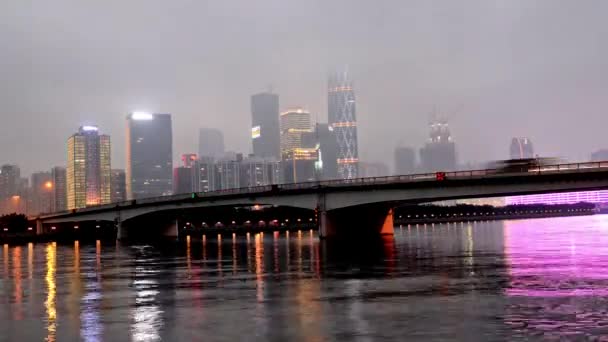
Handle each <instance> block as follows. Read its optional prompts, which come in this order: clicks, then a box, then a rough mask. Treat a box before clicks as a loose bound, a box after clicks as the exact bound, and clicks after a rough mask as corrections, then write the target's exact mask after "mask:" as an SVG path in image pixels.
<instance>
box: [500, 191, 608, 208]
mask: <svg viewBox="0 0 608 342" xmlns="http://www.w3.org/2000/svg"><path fill="white" fill-rule="evenodd" d="M579 202H588V203H608V190H599V191H576V192H562V193H553V194H540V195H523V196H509V197H507V198H506V203H507V205H518V204H572V203H579Z"/></svg>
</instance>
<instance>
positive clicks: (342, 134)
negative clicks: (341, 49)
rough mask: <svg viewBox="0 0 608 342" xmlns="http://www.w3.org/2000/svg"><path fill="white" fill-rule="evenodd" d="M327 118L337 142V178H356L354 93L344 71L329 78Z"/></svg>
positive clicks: (357, 153) (347, 75)
mask: <svg viewBox="0 0 608 342" xmlns="http://www.w3.org/2000/svg"><path fill="white" fill-rule="evenodd" d="M328 85H329V87H328V102H327V103H328V118H329V124H330V126H331V127H332V128H333V129H334V132H335V134H336V139H337V142H338V149H339V150H338V161H337V162H338V178H341V179H353V178H357V177H358V175H357V173H358V169H359V166H358V165H357V164H358V162H359V150H358V143H357V116H356V103H355V92H354V91H353V84H352V81H351V80H350V76H349V74H348V71H347V70H346V69H343V70H340V71H336V72H335V73H333V74H332V75H330V77H329V84H328Z"/></svg>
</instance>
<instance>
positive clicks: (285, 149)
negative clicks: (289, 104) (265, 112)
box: [280, 108, 312, 159]
mask: <svg viewBox="0 0 608 342" xmlns="http://www.w3.org/2000/svg"><path fill="white" fill-rule="evenodd" d="M280 122H281V156H282V159H285V158H286V157H287V156H288V155H289V154H290V153H291V152H292V151H293V150H294V149H296V148H302V147H303V144H302V136H303V134H305V133H312V121H311V116H310V112H309V111H307V110H305V109H302V108H294V109H288V110H286V111H284V112H282V113H281V121H280Z"/></svg>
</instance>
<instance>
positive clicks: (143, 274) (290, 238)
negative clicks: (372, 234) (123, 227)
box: [0, 215, 608, 342]
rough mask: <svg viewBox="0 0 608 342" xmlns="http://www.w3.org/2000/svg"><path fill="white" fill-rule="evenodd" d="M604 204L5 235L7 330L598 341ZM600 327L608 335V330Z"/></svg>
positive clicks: (2, 297) (2, 300) (603, 310)
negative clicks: (116, 233) (387, 221)
mask: <svg viewBox="0 0 608 342" xmlns="http://www.w3.org/2000/svg"><path fill="white" fill-rule="evenodd" d="M603 336H608V216H599V215H598V216H586V217H568V218H551V219H535V220H517V221H498V222H471V223H456V224H437V225H426V226H425V225H418V226H416V225H414V226H409V227H408V226H404V227H397V228H396V230H395V236H394V237H391V238H383V239H382V240H379V241H367V242H365V243H360V244H351V245H349V246H344V244H327V243H325V242H320V241H319V240H318V238H317V237H316V235H315V234H313V233H312V232H310V231H301V232H292V233H290V234H286V233H281V234H278V233H273V232H267V233H264V234H251V235H249V236H235V237H233V236H232V235H224V236H222V237H221V238H220V239H218V236H205V239H204V240H201V239H200V238H199V239H195V238H194V237H192V239H188V240H187V241H182V242H179V243H166V244H164V245H162V247H159V246H148V245H120V244H116V243H113V242H111V243H103V242H97V243H95V242H92V243H85V242H78V241H74V242H73V243H67V244H66V243H63V244H59V243H42V244H29V245H15V246H13V245H8V244H6V245H0V341H43V340H46V341H77V340H83V341H112V342H118V341H157V340H163V341H239V340H240V341H265V340H268V341H287V340H289V341H331V340H356V341H376V340H398V341H406V340H407V341H447V340H460V341H511V340H516V341H517V340H521V341H527V340H546V339H559V338H560V337H561V338H562V339H565V340H582V341H583V340H585V341H586V340H594V339H599V340H605V339H602V337H603ZM604 338H605V337H604Z"/></svg>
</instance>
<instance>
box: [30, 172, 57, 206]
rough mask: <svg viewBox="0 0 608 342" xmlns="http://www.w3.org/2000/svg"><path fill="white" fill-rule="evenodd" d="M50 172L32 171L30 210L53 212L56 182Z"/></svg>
mask: <svg viewBox="0 0 608 342" xmlns="http://www.w3.org/2000/svg"><path fill="white" fill-rule="evenodd" d="M52 179H53V178H52V175H51V173H50V172H35V173H32V182H31V185H32V187H31V201H32V202H31V205H30V208H29V209H30V212H32V213H34V214H40V213H50V212H52V203H53V194H54V190H53V188H54V187H55V184H54V183H53V181H52Z"/></svg>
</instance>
